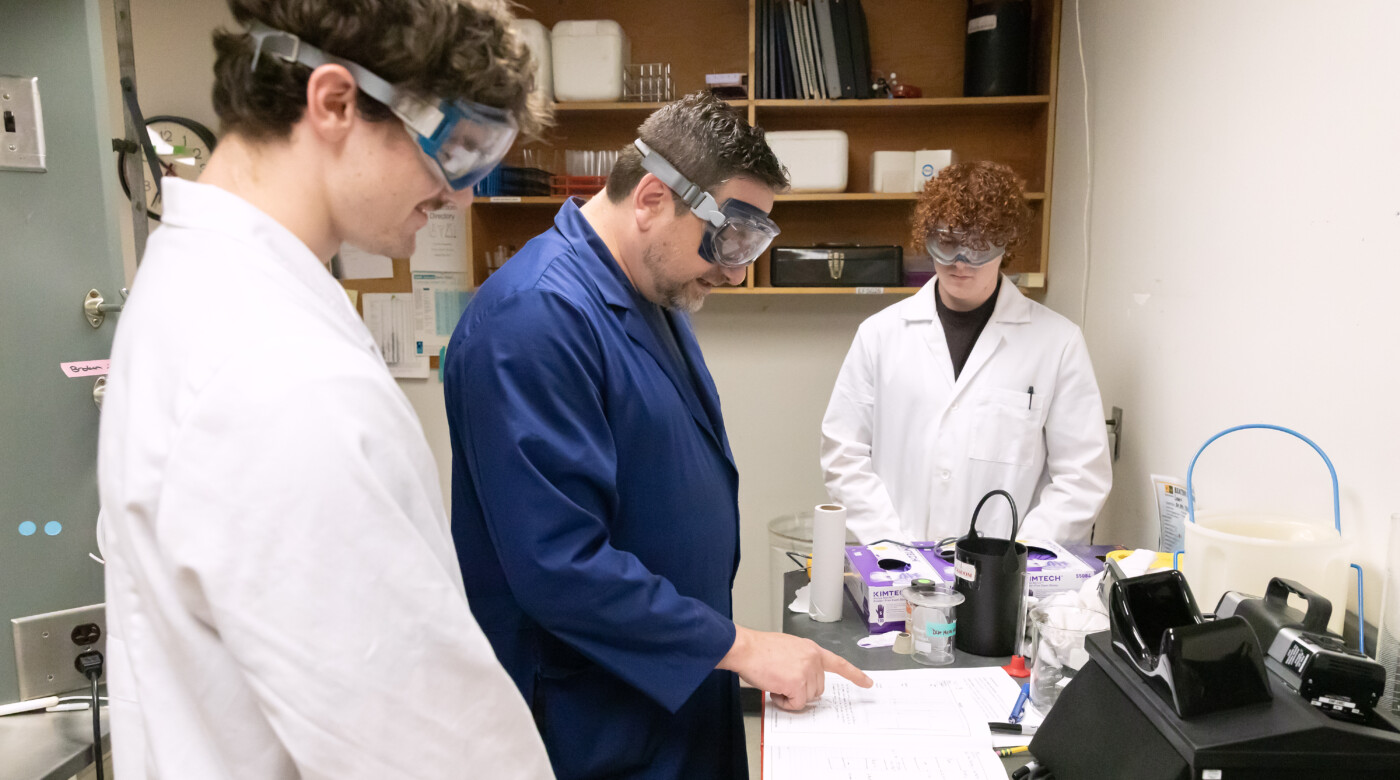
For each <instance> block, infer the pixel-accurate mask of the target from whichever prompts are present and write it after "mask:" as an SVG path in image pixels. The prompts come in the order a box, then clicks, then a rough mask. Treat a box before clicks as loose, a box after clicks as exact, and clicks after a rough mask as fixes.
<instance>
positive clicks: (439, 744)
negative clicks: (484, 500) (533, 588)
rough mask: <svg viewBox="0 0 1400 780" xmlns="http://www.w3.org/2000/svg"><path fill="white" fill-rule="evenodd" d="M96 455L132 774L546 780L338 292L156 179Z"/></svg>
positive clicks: (544, 762) (422, 479) (366, 337)
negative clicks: (152, 219) (159, 188)
mask: <svg viewBox="0 0 1400 780" xmlns="http://www.w3.org/2000/svg"><path fill="white" fill-rule="evenodd" d="M164 182H165V183H164V186H165V201H166V206H165V221H164V227H162V228H160V229H159V230H157V231H156V232H155V233H154V235H153V236H152V238H151V242H150V244H149V245H148V247H147V251H146V255H145V258H144V262H143V264H142V266H141V270H140V273H139V274H138V275H137V278H136V281H135V284H134V285H133V292H132V294H131V298H130V300H129V301H128V302H127V304H126V310H125V311H124V312H122V314H121V317H120V319H119V325H118V329H117V334H116V343H115V345H114V346H113V350H112V373H111V376H110V382H109V384H108V389H107V395H106V402H105V407H104V409H103V412H102V428H101V437H100V441H99V457H98V476H99V486H100V491H101V499H102V506H103V519H102V522H101V523H100V525H99V531H98V536H99V540H100V542H101V548H102V551H103V553H104V555H105V556H106V560H107V569H106V588H107V623H108V632H109V633H108V640H107V648H108V680H109V691H110V696H111V716H112V738H113V757H114V759H115V762H116V763H115V774H116V776H117V777H120V778H125V779H126V780H132V778H201V780H221V779H223V778H249V780H252V779H253V778H256V779H257V780H273V779H275V778H337V779H343V778H375V779H376V780H379V779H381V778H405V777H422V778H444V777H468V776H473V775H481V774H489V775H490V776H491V777H511V778H540V777H551V776H552V775H551V771H550V768H549V763H548V759H547V757H546V755H545V752H544V748H543V745H542V743H541V741H540V739H539V736H538V734H537V732H536V730H535V725H534V723H533V720H532V718H531V716H530V713H529V710H528V708H527V707H526V705H525V702H524V701H523V700H522V698H521V696H520V694H519V692H518V691H517V689H516V688H515V686H514V685H513V684H512V683H511V681H510V678H509V677H508V676H507V675H506V673H505V671H504V670H503V669H502V668H501V667H500V665H499V664H498V663H497V661H496V657H495V655H494V653H493V652H492V650H491V646H490V645H489V644H488V643H487V641H486V638H485V636H484V635H483V634H482V633H481V630H480V629H479V628H478V627H477V624H476V621H475V620H474V619H473V617H472V614H471V612H470V610H469V608H468V605H467V600H466V595H465V591H464V589H463V586H462V577H461V571H460V569H459V568H458V564H457V558H456V553H455V551H454V549H453V545H452V538H451V533H450V530H449V524H448V520H447V515H446V513H445V511H444V508H443V501H442V494H441V488H440V487H439V482H438V475H437V469H436V468H435V466H434V462H433V457H432V453H431V452H430V451H429V449H428V444H427V442H426V440H425V439H424V437H423V431H422V428H421V427H420V425H419V422H418V419H417V417H416V416H415V415H414V412H413V409H412V407H410V406H409V403H408V401H407V399H405V398H404V396H403V394H402V393H401V392H400V390H399V389H398V387H397V385H396V384H395V383H394V380H393V379H391V378H390V376H389V374H388V371H387V369H386V368H385V366H384V362H383V360H382V359H381V358H380V356H379V353H378V351H377V349H376V347H375V345H374V342H373V340H372V338H371V337H370V334H369V332H368V331H367V330H366V329H365V326H364V324H363V323H362V322H361V321H360V320H359V318H358V317H357V316H356V314H355V311H354V309H353V308H352V307H351V305H350V303H349V300H348V299H347V297H346V295H345V292H344V291H343V290H342V289H341V288H340V286H339V285H338V284H337V283H336V282H335V281H334V280H333V279H332V278H331V276H330V274H329V273H328V272H327V271H326V269H325V267H324V266H323V265H322V264H321V263H320V262H319V261H318V260H317V258H316V257H315V256H314V255H313V254H312V253H311V252H310V251H309V250H308V249H307V247H306V246H305V245H304V244H302V243H301V242H300V241H299V240H298V239H297V238H296V237H295V236H293V235H292V234H291V233H290V232H288V231H287V230H286V229H284V228H283V227H282V226H281V225H279V224H278V223H276V222H274V221H273V220H272V219H271V218H269V217H268V216H267V215H265V214H263V213H262V212H260V211H258V210H257V209H255V208H254V207H253V206H251V205H250V204H248V203H247V202H246V201H243V200H241V199H239V198H237V197H235V196H234V195H232V194H230V193H228V192H226V191H224V190H220V189H217V188H215V187H212V186H209V185H202V184H191V183H186V182H181V181H178V180H176V179H174V178H167V179H165V180H164Z"/></svg>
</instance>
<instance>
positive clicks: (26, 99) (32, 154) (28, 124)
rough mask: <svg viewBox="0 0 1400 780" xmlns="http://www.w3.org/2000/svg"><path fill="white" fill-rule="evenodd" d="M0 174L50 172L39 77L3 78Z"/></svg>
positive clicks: (0, 108)
mask: <svg viewBox="0 0 1400 780" xmlns="http://www.w3.org/2000/svg"><path fill="white" fill-rule="evenodd" d="M0 120H3V123H0V171H34V172H37V173H43V172H44V171H46V170H48V168H47V167H46V164H45V153H44V112H43V111H42V110H41V109H40V107H39V79H38V77H37V76H0Z"/></svg>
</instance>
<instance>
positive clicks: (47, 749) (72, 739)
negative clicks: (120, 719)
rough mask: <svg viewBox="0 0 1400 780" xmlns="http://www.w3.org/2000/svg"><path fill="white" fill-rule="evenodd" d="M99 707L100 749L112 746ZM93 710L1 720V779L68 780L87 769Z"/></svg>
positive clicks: (104, 715) (90, 759)
mask: <svg viewBox="0 0 1400 780" xmlns="http://www.w3.org/2000/svg"><path fill="white" fill-rule="evenodd" d="M109 728H110V727H109V724H108V719H107V708H106V707H103V708H102V749H103V752H104V753H105V752H106V751H107V750H108V749H109V748H110V745H111V739H112V737H111V733H110V731H109ZM93 761H94V756H93V753H92V711H91V710H77V711H74V712H44V711H43V710H40V711H39V712H22V713H19V714H18V715H6V716H5V717H3V718H0V780H68V779H69V778H71V777H72V776H73V775H76V774H77V773H78V772H80V771H82V770H83V769H84V768H85V767H87V766H90V765H91V764H92V763H93Z"/></svg>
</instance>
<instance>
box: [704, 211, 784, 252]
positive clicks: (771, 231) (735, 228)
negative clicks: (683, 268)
mask: <svg viewBox="0 0 1400 780" xmlns="http://www.w3.org/2000/svg"><path fill="white" fill-rule="evenodd" d="M719 211H720V214H723V215H724V222H723V223H722V224H721V225H720V226H719V227H715V225H714V224H713V223H711V222H706V223H705V238H704V239H702V241H701V243H700V256H701V257H703V258H705V259H706V260H709V261H710V262H711V263H714V264H715V265H722V266H724V267H725V268H743V267H744V266H746V265H749V264H750V263H752V262H753V261H755V260H757V259H758V258H759V257H760V256H761V255H762V254H763V251H764V250H765V249H767V248H768V245H769V244H771V243H773V239H774V238H775V237H777V235H778V234H779V233H780V232H782V231H780V230H779V229H778V226H777V224H776V223H774V222H773V220H771V219H769V218H768V215H767V214H766V213H764V212H763V211H762V210H761V209H759V208H757V207H756V206H752V205H750V204H748V203H745V202H744V201H742V200H735V199H734V198H730V199H729V200H726V201H725V202H724V204H723V205H721V206H720V208H719Z"/></svg>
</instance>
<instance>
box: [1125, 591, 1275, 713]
mask: <svg viewBox="0 0 1400 780" xmlns="http://www.w3.org/2000/svg"><path fill="white" fill-rule="evenodd" d="M1108 619H1109V625H1110V626H1111V628H1112V634H1113V646H1114V648H1115V649H1117V650H1118V652H1119V654H1120V655H1121V656H1122V657H1123V658H1124V659H1125V660H1127V661H1128V662H1129V663H1131V665H1132V667H1133V668H1134V669H1135V670H1136V671H1137V672H1138V674H1139V675H1141V676H1142V677H1143V679H1144V680H1145V681H1146V682H1147V683H1148V685H1149V686H1150V687H1151V688H1152V689H1153V690H1155V691H1157V694H1158V695H1159V696H1161V698H1162V699H1163V700H1164V701H1166V702H1168V703H1169V704H1170V705H1171V706H1172V708H1173V710H1174V711H1175V712H1176V714H1177V715H1178V716H1180V717H1182V718H1189V717H1192V716H1195V715H1204V714H1206V713H1212V712H1219V711H1222V710H1229V709H1233V708H1236V707H1243V706H1247V705H1250V704H1258V703H1260V702H1266V701H1268V700H1269V695H1270V694H1269V685H1268V680H1267V676H1268V675H1267V674H1266V673H1265V671H1264V655H1263V651H1262V650H1261V648H1260V645H1259V640H1258V639H1256V638H1255V634H1254V631H1253V630H1252V629H1251V628H1250V627H1249V624H1248V623H1246V622H1245V621H1244V619H1243V618H1239V617H1231V618H1225V619H1222V620H1215V621H1212V622H1209V623H1207V622H1205V621H1204V620H1203V619H1202V618H1201V611H1200V609H1199V608H1198V607H1197V606H1196V599H1195V597H1194V596H1192V595H1191V587H1190V586H1189V585H1187V584H1186V578H1185V577H1184V576H1182V574H1181V572H1179V571H1176V570H1174V569H1168V570H1167V571H1160V572H1153V573H1151V574H1144V575H1142V576H1141V577H1129V578H1127V579H1124V580H1120V581H1118V582H1115V583H1113V587H1112V589H1111V590H1110V598H1109V611H1108Z"/></svg>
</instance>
